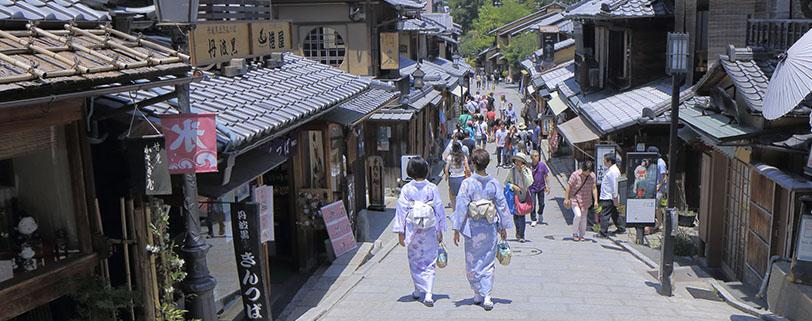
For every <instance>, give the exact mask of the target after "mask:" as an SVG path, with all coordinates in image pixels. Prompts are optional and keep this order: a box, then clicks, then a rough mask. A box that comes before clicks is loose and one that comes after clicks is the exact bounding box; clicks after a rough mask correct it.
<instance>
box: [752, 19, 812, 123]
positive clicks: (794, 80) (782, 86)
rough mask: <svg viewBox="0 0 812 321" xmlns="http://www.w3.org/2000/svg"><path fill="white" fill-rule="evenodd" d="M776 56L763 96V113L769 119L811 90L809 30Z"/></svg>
mask: <svg viewBox="0 0 812 321" xmlns="http://www.w3.org/2000/svg"><path fill="white" fill-rule="evenodd" d="M780 59H781V61H779V62H778V65H777V66H776V68H775V72H774V73H773V77H772V78H771V79H770V85H769V87H767V94H766V96H765V97H764V117H765V118H767V119H769V120H773V119H777V118H779V117H781V116H784V115H786V114H787V113H789V112H790V111H791V110H793V109H795V107H796V106H798V104H800V103H801V102H802V101H803V100H804V98H806V96H807V95H809V93H810V92H812V31H807V32H806V34H804V35H803V37H801V39H799V40H798V41H796V42H795V44H793V45H792V47H790V48H789V50H787V52H786V53H784V54H782V55H781V57H780Z"/></svg>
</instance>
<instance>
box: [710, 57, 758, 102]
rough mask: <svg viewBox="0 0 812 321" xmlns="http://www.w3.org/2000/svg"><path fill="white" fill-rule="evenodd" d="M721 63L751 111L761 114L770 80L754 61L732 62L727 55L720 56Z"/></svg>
mask: <svg viewBox="0 0 812 321" xmlns="http://www.w3.org/2000/svg"><path fill="white" fill-rule="evenodd" d="M719 63H720V64H721V66H722V68H724V69H725V72H726V73H727V76H728V77H729V78H730V80H731V81H732V82H733V85H735V86H736V93H737V94H740V95H741V96H742V98H744V102H745V103H746V104H747V107H749V108H750V109H751V110H755V111H758V112H761V111H762V110H763V108H764V95H766V94H767V85H769V83H770V79H768V78H767V76H766V75H764V72H762V71H761V68H759V66H758V65H757V64H756V63H755V62H754V61H753V60H735V61H731V59H729V57H728V56H726V55H719Z"/></svg>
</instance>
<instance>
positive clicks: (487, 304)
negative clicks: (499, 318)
mask: <svg viewBox="0 0 812 321" xmlns="http://www.w3.org/2000/svg"><path fill="white" fill-rule="evenodd" d="M482 307H483V308H485V311H490V310H493V301H491V297H490V296H486V297H485V300H484V301H482Z"/></svg>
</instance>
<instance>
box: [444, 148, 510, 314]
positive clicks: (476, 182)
mask: <svg viewBox="0 0 812 321" xmlns="http://www.w3.org/2000/svg"><path fill="white" fill-rule="evenodd" d="M471 158H472V162H473V164H474V170H475V172H474V175H473V176H471V177H469V178H467V179H465V180H464V181H463V182H462V188H461V189H460V194H459V195H458V196H457V206H456V207H455V209H454V214H453V216H452V220H451V221H452V224H453V225H452V226H453V229H454V245H456V246H459V241H460V234H462V235H463V237H464V238H465V241H464V243H465V269H466V271H467V273H466V276H467V278H468V282H469V283H470V284H471V289H472V290H473V291H474V303H475V304H482V307H483V308H485V310H491V309H493V300H491V290H492V289H493V274H494V271H495V270H496V264H495V262H496V251H497V245H498V242H499V239H500V238H501V239H502V240H504V239H505V238H506V237H507V229H511V228H513V221H511V219H510V213H509V212H508V205H507V201H506V200H505V195H504V193H503V188H502V185H501V184H499V182H498V181H497V180H496V179H495V178H493V177H491V176H489V175H488V173H487V172H486V169H487V168H488V163H490V161H491V158H490V155H489V154H488V152H487V151H485V150H484V149H477V150H475V151H473V153H472V155H471Z"/></svg>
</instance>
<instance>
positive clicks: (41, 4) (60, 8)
mask: <svg viewBox="0 0 812 321" xmlns="http://www.w3.org/2000/svg"><path fill="white" fill-rule="evenodd" d="M0 19H3V20H40V21H71V20H75V21H110V15H109V14H108V13H107V12H105V11H99V10H96V9H93V8H90V7H88V6H87V5H85V4H83V3H82V2H81V1H80V0H0Z"/></svg>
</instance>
